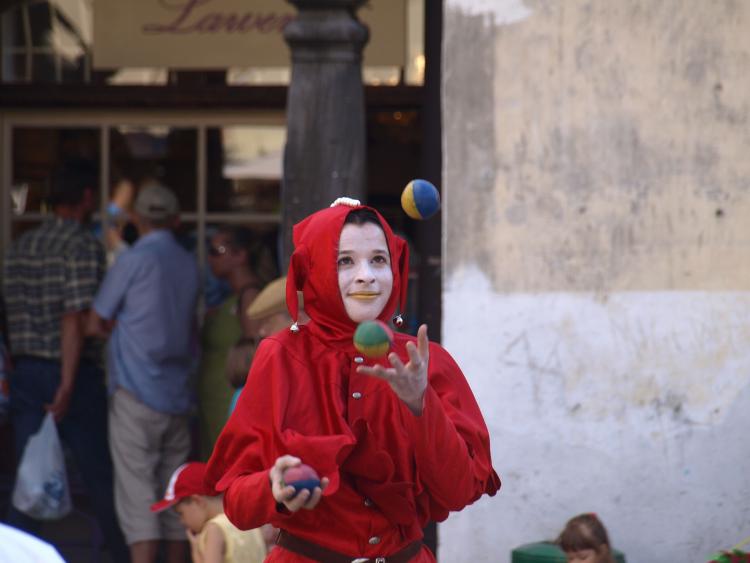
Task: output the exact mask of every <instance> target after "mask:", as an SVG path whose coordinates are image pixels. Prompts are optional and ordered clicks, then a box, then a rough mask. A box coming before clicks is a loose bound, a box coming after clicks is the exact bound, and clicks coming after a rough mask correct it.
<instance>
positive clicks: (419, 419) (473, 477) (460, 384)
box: [402, 343, 500, 521]
mask: <svg viewBox="0 0 750 563" xmlns="http://www.w3.org/2000/svg"><path fill="white" fill-rule="evenodd" d="M402 405H403V407H402V408H403V410H404V411H406V412H405V413H404V414H403V419H404V420H405V421H406V425H407V428H408V431H409V434H410V436H411V438H412V440H413V441H414V447H415V461H416V466H417V475H418V478H419V481H420V482H421V484H422V486H423V487H425V489H427V491H428V493H429V496H430V498H431V501H432V502H431V512H432V517H433V519H435V520H438V521H439V520H443V519H445V518H447V516H448V511H457V510H461V509H462V508H464V507H465V506H467V505H469V504H471V503H472V502H474V501H475V500H477V499H478V498H479V497H480V496H482V495H483V494H485V493H487V494H489V495H490V496H492V495H494V494H495V493H496V492H497V491H498V489H499V488H500V478H499V477H498V475H497V473H495V471H494V469H493V468H492V459H491V454H490V440H489V432H488V431H487V427H486V425H485V423H484V418H483V417H482V413H481V412H480V410H479V406H478V405H477V402H476V399H475V398H474V394H473V393H472V391H471V388H470V387H469V384H468V383H467V381H466V379H465V377H464V375H463V373H462V372H461V369H460V368H459V367H458V365H457V364H456V362H455V361H454V360H453V358H452V357H451V356H450V354H448V352H447V351H445V349H443V348H442V347H441V346H439V345H437V344H434V343H430V368H429V385H428V386H427V390H426V391H425V397H424V409H423V411H422V414H421V415H420V416H415V415H414V414H412V413H411V411H409V409H408V408H407V407H406V405H405V404H403V403H402Z"/></svg>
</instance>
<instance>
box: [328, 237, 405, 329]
mask: <svg viewBox="0 0 750 563" xmlns="http://www.w3.org/2000/svg"><path fill="white" fill-rule="evenodd" d="M336 265H337V268H338V273H339V290H340V291H341V299H342V300H343V301H344V307H345V308H346V314H347V315H349V318H350V319H351V320H353V321H354V322H356V323H361V322H363V321H372V320H375V319H377V318H378V316H379V315H380V313H381V312H382V311H383V307H385V305H386V303H388V299H389V298H390V297H391V290H392V289H393V272H391V257H390V254H389V253H388V245H387V244H386V241H385V235H384V234H383V230H382V229H381V228H380V227H379V226H377V225H375V224H374V223H365V224H363V225H354V224H347V225H344V228H343V229H342V230H341V238H340V239H339V251H338V257H337V259H336Z"/></svg>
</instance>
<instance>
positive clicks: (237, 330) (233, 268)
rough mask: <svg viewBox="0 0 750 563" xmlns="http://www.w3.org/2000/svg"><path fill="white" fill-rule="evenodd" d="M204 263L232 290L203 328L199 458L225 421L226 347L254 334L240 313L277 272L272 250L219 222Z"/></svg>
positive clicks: (227, 400)
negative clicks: (218, 227) (219, 224)
mask: <svg viewBox="0 0 750 563" xmlns="http://www.w3.org/2000/svg"><path fill="white" fill-rule="evenodd" d="M208 265H209V267H210V268H211V271H212V272H213V274H214V276H216V277H217V278H219V279H222V280H225V281H226V282H227V283H228V284H229V286H230V288H231V290H232V293H231V294H230V295H229V296H228V297H227V298H226V299H225V300H224V301H223V302H222V303H221V304H220V305H219V306H218V307H216V308H214V309H212V310H209V311H208V312H207V313H206V316H205V318H204V321H203V328H202V330H201V361H200V367H199V369H198V389H197V391H198V403H199V404H198V423H199V424H198V428H199V443H200V457H201V459H204V460H205V459H208V457H209V456H210V455H211V451H212V450H213V446H214V442H215V441H216V437H217V436H218V435H219V432H220V431H221V429H222V428H223V426H224V422H226V417H227V411H228V408H229V403H230V401H231V399H232V394H233V392H234V389H233V388H232V387H231V386H230V384H229V382H228V381H227V379H226V377H225V364H226V359H227V353H228V352H229V349H230V348H231V347H232V346H233V345H234V344H235V342H237V341H238V340H239V339H241V338H249V339H254V338H257V326H256V325H257V321H252V320H251V319H249V318H248V317H247V315H245V314H244V312H245V311H247V308H248V307H249V306H250V304H251V303H252V302H253V300H254V299H255V297H256V296H257V295H258V293H259V292H260V290H261V289H263V287H264V286H265V285H266V284H267V283H268V282H269V281H271V280H272V279H274V278H275V277H276V266H275V261H274V259H273V253H272V252H271V250H270V248H269V247H268V246H267V245H266V244H264V243H263V242H262V241H261V240H260V238H259V237H258V236H257V235H256V234H255V233H253V232H252V231H251V230H249V229H247V228H244V227H237V226H226V227H221V228H220V229H219V230H218V231H217V232H216V234H215V235H213V236H212V237H211V242H210V244H209V247H208Z"/></svg>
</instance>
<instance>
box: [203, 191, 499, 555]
mask: <svg viewBox="0 0 750 563" xmlns="http://www.w3.org/2000/svg"><path fill="white" fill-rule="evenodd" d="M361 207H362V206H357V207H351V206H346V205H338V206H334V207H330V208H328V209H324V210H322V211H319V212H317V213H314V214H312V215H310V216H309V217H307V218H306V219H304V220H303V221H301V222H300V223H298V224H297V225H296V226H295V227H294V233H293V234H294V236H293V238H294V245H295V250H294V254H293V255H292V258H291V261H290V267H289V272H288V276H287V305H288V307H289V311H290V313H291V314H292V317H293V318H294V319H296V318H297V313H298V309H297V307H298V305H297V290H301V291H302V292H303V296H304V303H305V312H306V313H307V314H308V316H309V317H310V319H311V320H310V322H309V323H307V324H305V325H301V326H300V327H299V331H298V332H294V331H292V330H284V331H282V332H280V333H277V334H276V335H274V336H272V337H269V338H266V339H264V340H263V341H262V343H261V345H260V346H259V348H258V350H257V352H256V354H255V358H254V359H253V364H252V368H251V369H250V373H249V375H248V380H247V383H246V385H245V389H244V391H243V393H242V395H241V396H240V399H239V401H238V404H237V407H236V408H235V410H234V412H233V414H232V416H231V417H230V419H229V421H228V422H227V424H226V426H225V428H224V430H223V432H222V434H221V435H220V436H219V439H218V441H217V443H216V447H215V448H214V452H213V455H212V456H211V459H210V460H209V464H208V471H207V480H208V482H209V484H211V485H213V486H215V488H216V489H217V490H218V491H223V492H224V493H225V496H224V509H225V512H226V514H227V516H228V517H229V519H230V520H231V521H232V522H233V523H234V524H235V525H236V526H238V527H239V528H241V529H250V528H255V527H258V526H260V525H262V524H264V523H267V522H270V523H271V524H273V525H274V526H276V527H279V528H282V529H284V530H286V531H288V532H289V533H291V534H293V535H294V536H297V537H299V538H301V539H303V540H307V541H309V542H313V543H315V544H317V545H319V546H322V547H325V548H327V549H329V550H333V551H337V552H339V553H343V554H346V555H351V556H352V558H356V557H362V558H367V557H370V558H375V557H387V556H388V555H389V554H393V553H396V552H398V551H399V550H401V549H402V548H404V547H405V546H406V545H408V544H410V543H411V542H413V541H415V540H418V539H420V538H421V537H422V528H423V527H424V526H425V524H426V523H427V522H428V521H429V520H435V521H441V520H444V519H445V518H447V516H448V513H449V512H450V511H457V510H461V509H462V508H464V507H465V506H466V505H468V504H471V503H472V502H474V501H475V500H477V499H478V498H479V497H480V496H481V495H482V494H484V493H487V494H489V495H494V494H495V493H496V491H497V490H498V489H499V487H500V480H499V478H498V476H497V474H496V473H495V471H494V470H493V469H492V463H491V459H490V444H489V435H488V432H487V428H486V426H485V423H484V420H483V418H482V414H481V413H480V411H479V408H478V406H477V403H476V401H475V399H474V396H473V394H472V392H471V389H470V388H469V386H468V384H467V382H466V380H465V378H464V376H463V374H462V373H461V370H460V369H459V367H458V365H457V364H456V363H455V361H454V360H453V358H451V356H450V355H449V354H448V353H447V352H446V351H445V350H444V349H443V348H442V347H440V346H439V345H437V344H434V343H430V359H429V369H428V378H429V383H428V386H427V389H426V391H425V397H424V409H423V412H422V415H421V416H415V415H414V414H412V412H411V411H410V410H409V409H408V407H407V406H406V405H405V404H404V403H403V402H402V401H401V400H400V399H399V398H398V397H397V396H396V394H395V393H394V392H393V390H392V389H391V388H390V386H389V385H388V383H387V382H385V381H383V380H380V379H378V378H375V377H369V376H366V375H362V374H358V373H357V371H356V368H357V366H359V365H362V363H363V362H364V363H365V364H369V363H370V362H369V361H368V360H365V359H363V358H362V357H361V356H360V355H359V353H358V352H357V351H356V350H355V348H354V346H353V343H352V336H353V334H354V331H355V329H356V323H354V322H353V321H352V320H351V319H350V318H349V317H348V316H347V314H346V310H345V308H344V303H343V300H342V298H341V293H340V290H339V284H338V273H337V266H336V263H337V252H338V242H339V237H340V235H341V230H342V228H343V226H344V221H345V219H346V216H347V215H348V214H349V213H350V212H351V211H352V210H353V209H358V208H361ZM366 209H371V208H366ZM372 211H375V210H372ZM375 213H376V215H377V216H378V219H379V220H380V222H381V226H382V228H383V231H384V234H385V238H386V241H387V243H388V250H389V252H390V256H391V270H392V273H393V291H392V293H391V296H390V299H389V301H388V303H387V304H386V306H385V308H384V310H383V312H382V313H381V314H380V317H379V319H380V320H382V321H384V322H388V321H389V320H390V318H391V316H392V315H393V313H394V311H395V308H396V305H397V303H398V302H399V301H400V302H401V303H400V305H402V306H403V300H404V296H405V295H406V283H407V274H408V248H407V246H406V243H405V242H404V241H403V240H402V239H401V238H399V237H397V236H395V235H394V234H393V232H392V231H391V229H390V227H389V226H388V224H387V223H386V222H385V220H384V219H383V218H382V217H381V216H380V215H379V214H378V213H377V212H376V211H375ZM409 340H411V341H415V338H414V337H412V336H408V335H404V334H395V340H394V344H393V351H394V352H395V353H396V354H398V356H399V357H400V358H402V360H403V361H404V362H407V361H408V354H407V352H406V342H408V341H409ZM381 361H385V362H386V364H387V363H388V362H387V360H381ZM285 454H291V455H294V456H297V457H299V458H301V459H302V461H303V463H306V464H308V465H311V466H312V467H313V468H315V469H316V470H317V472H318V474H320V476H321V477H323V476H326V477H328V478H329V479H330V483H329V485H328V487H327V488H326V489H325V491H324V492H323V498H322V500H321V501H320V503H319V504H318V505H317V506H316V507H315V508H314V509H313V510H304V509H303V510H300V511H298V512H296V513H293V514H292V513H289V512H288V511H286V510H285V509H281V510H280V509H278V508H277V505H276V502H275V500H274V498H273V495H272V493H271V486H270V481H269V470H270V468H271V467H272V466H273V464H274V462H275V460H276V459H277V458H278V457H279V456H282V455H285ZM267 561H309V560H307V559H305V558H303V557H301V556H299V555H296V554H294V553H292V552H290V551H286V550H284V549H280V548H277V549H274V550H272V551H271V553H270V555H269V558H268V559H267ZM413 561H414V562H415V563H416V562H423V561H434V558H433V557H432V554H431V553H430V552H429V550H427V549H426V548H424V549H423V550H422V551H421V552H420V553H419V554H418V555H417V556H416V557H415V558H414V559H413Z"/></svg>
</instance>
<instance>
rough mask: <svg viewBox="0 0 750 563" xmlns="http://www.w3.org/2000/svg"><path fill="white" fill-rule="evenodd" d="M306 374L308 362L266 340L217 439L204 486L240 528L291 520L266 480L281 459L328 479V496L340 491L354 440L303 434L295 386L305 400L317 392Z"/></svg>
mask: <svg viewBox="0 0 750 563" xmlns="http://www.w3.org/2000/svg"><path fill="white" fill-rule="evenodd" d="M306 374H307V372H306V368H305V364H304V363H303V362H298V361H297V360H296V359H295V357H294V355H293V354H292V353H291V352H290V350H289V349H288V348H286V347H285V346H283V344H282V343H280V342H279V341H277V340H276V339H274V338H267V339H265V340H264V341H263V342H262V343H261V345H260V346H259V347H258V350H257V352H256V354H255V357H254V359H253V364H252V367H251V369H250V373H249V374H248V379H247V383H246V384H245V388H244V390H243V391H242V394H241V395H240V398H239V400H238V402H237V406H236V407H235V410H234V412H233V413H232V415H231V416H230V418H229V420H228V421H227V424H226V425H225V426H224V429H223V430H222V432H221V434H220V435H219V438H218V439H217V441H216V446H215V447H214V451H213V453H212V454H211V458H210V459H209V461H208V467H207V469H206V483H207V485H209V486H210V487H213V488H214V489H215V490H217V491H219V492H224V493H225V495H224V510H225V513H226V515H227V517H228V518H229V519H230V520H231V521H232V523H233V524H234V525H235V526H237V527H238V528H240V529H243V530H247V529H251V528H257V527H258V526H260V525H262V524H265V523H268V522H270V523H274V522H278V521H279V520H280V519H284V518H286V517H288V514H287V513H285V512H280V511H279V510H277V507H276V501H275V499H274V498H273V494H272V492H271V483H270V480H269V476H268V474H269V471H270V469H271V468H272V467H273V464H274V463H275V461H276V459H277V458H278V457H279V456H282V455H286V454H290V455H294V456H297V457H299V458H301V459H302V460H303V461H304V462H305V463H308V464H310V465H312V466H313V467H315V468H316V469H317V470H318V473H319V474H320V475H321V476H327V477H328V478H329V479H330V483H329V485H328V487H326V490H325V493H324V494H326V495H330V494H333V493H335V492H336V490H337V489H338V486H339V473H338V463H339V462H340V460H341V459H343V458H344V457H345V454H346V451H348V448H351V445H352V444H353V443H354V438H353V436H346V435H341V434H334V435H324V436H306V435H304V433H302V432H301V431H299V428H304V420H303V419H302V418H301V417H300V416H299V415H298V414H297V415H296V416H295V411H294V408H293V406H290V401H289V399H290V393H291V392H292V383H293V384H294V385H293V387H294V392H296V393H300V394H301V396H309V395H311V394H313V393H315V390H314V388H313V387H309V388H305V387H304V386H305V385H306V383H305V382H306V381H309V379H310V378H309V376H307V375H306ZM306 394H308V395H306ZM297 403H299V401H298V402H297Z"/></svg>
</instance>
